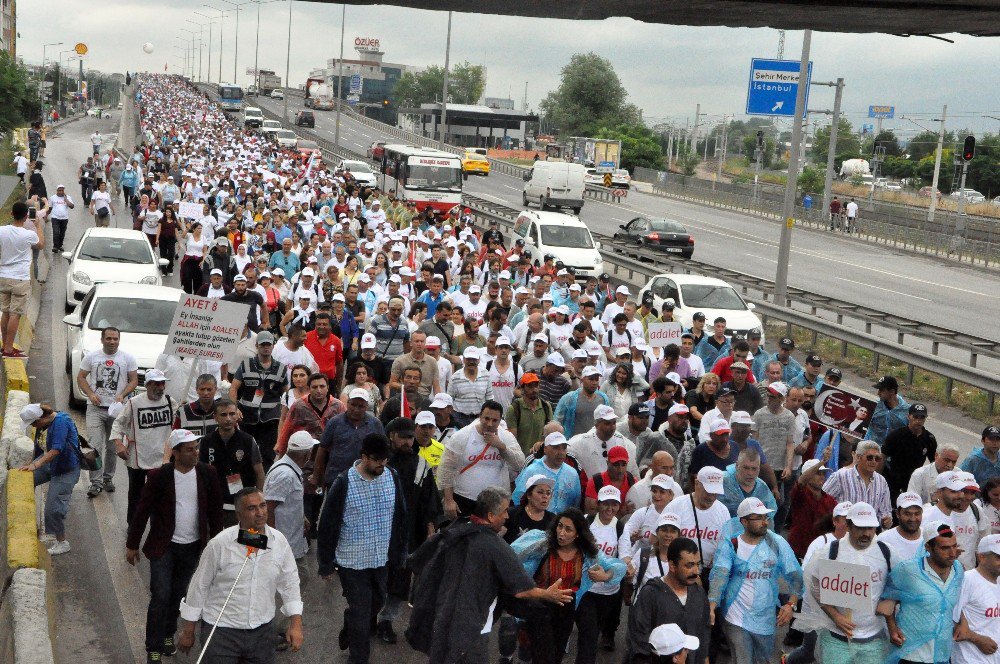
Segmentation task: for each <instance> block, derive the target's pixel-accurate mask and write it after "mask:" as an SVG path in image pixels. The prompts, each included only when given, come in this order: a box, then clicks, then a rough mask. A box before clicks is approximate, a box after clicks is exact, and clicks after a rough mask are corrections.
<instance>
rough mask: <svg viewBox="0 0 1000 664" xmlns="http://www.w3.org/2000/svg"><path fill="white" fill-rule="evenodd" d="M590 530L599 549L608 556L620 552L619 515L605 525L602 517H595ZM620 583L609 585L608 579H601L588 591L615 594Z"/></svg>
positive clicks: (596, 593) (613, 555)
mask: <svg viewBox="0 0 1000 664" xmlns="http://www.w3.org/2000/svg"><path fill="white" fill-rule="evenodd" d="M590 532H591V533H593V535H594V541H595V542H597V548H598V550H599V551H600V552H601V553H603V554H604V555H605V556H607V557H608V558H614V557H616V556H617V554H618V517H611V523H609V524H607V525H605V524H603V523H601V517H599V516H596V517H594V522H593V523H592V524H590ZM619 587H620V586H619V585H613V586H612V585H609V584H608V583H607V582H606V581H600V582H598V583H595V584H594V585H592V586H591V587H590V590H589V591H588V592H592V593H594V594H595V595H614V594H615V593H616V592H618V588H619Z"/></svg>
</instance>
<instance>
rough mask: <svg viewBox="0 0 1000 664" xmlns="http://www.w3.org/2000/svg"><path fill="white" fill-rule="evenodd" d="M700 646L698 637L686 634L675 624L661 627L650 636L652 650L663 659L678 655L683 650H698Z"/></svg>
mask: <svg viewBox="0 0 1000 664" xmlns="http://www.w3.org/2000/svg"><path fill="white" fill-rule="evenodd" d="M699 645H701V641H699V640H698V637H697V636H689V635H687V634H685V633H684V632H682V631H681V628H680V627H678V626H677V625H675V624H674V623H670V624H669V625H660V626H659V627H657V628H655V629H654V630H653V631H652V632H650V634H649V646H650V649H652V651H653V652H654V653H656V654H657V655H659V656H661V657H667V656H670V655H676V654H677V653H679V652H680V651H681V650H697V649H698V646H699Z"/></svg>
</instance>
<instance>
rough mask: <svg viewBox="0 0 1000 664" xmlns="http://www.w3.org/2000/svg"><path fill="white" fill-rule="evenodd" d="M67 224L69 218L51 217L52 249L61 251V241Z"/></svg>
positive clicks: (64, 236) (64, 237) (64, 235)
mask: <svg viewBox="0 0 1000 664" xmlns="http://www.w3.org/2000/svg"><path fill="white" fill-rule="evenodd" d="M68 225H69V219H56V218H55V217H53V218H52V249H53V250H54V251H62V248H63V241H64V240H65V239H66V226H68Z"/></svg>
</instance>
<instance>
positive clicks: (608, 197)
mask: <svg viewBox="0 0 1000 664" xmlns="http://www.w3.org/2000/svg"><path fill="white" fill-rule="evenodd" d="M616 192H621V193H620V194H619V193H616ZM628 192H629V190H628V189H623V188H621V187H604V186H601V185H596V184H588V185H587V186H586V187H585V188H584V190H583V195H584V197H586V198H593V199H595V200H598V201H602V202H604V203H622V202H624V201H625V200H627V199H628Z"/></svg>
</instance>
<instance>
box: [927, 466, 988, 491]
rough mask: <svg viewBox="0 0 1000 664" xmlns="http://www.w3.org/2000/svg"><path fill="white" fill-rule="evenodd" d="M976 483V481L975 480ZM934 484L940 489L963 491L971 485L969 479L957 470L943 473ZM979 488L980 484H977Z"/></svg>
mask: <svg viewBox="0 0 1000 664" xmlns="http://www.w3.org/2000/svg"><path fill="white" fill-rule="evenodd" d="M973 484H975V481H973ZM934 486H935V487H937V488H938V489H949V490H951V491H963V490H965V488H966V487H971V486H972V485H970V484H969V482H968V480H967V479H966V478H965V477H963V476H962V473H960V472H959V471H957V470H952V471H949V472H947V473H941V474H940V475H938V476H937V479H936V480H934ZM977 488H978V485H977Z"/></svg>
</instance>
